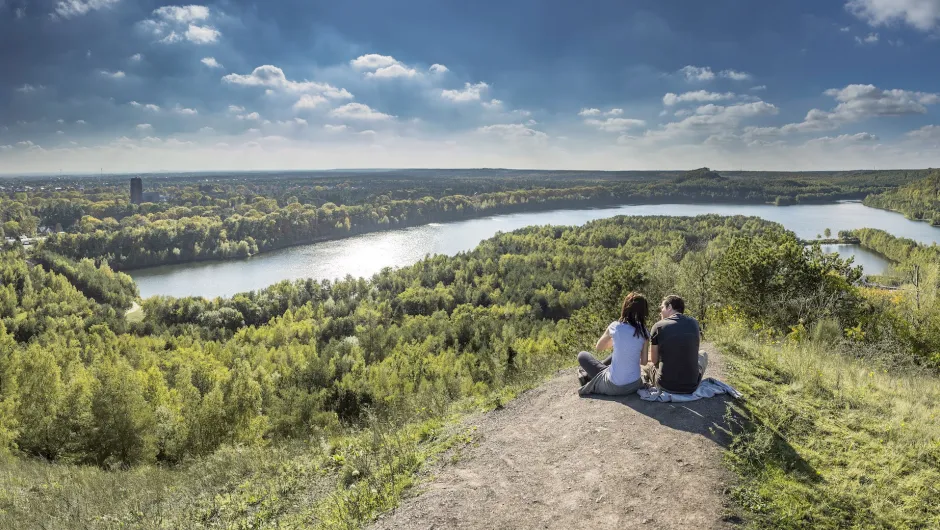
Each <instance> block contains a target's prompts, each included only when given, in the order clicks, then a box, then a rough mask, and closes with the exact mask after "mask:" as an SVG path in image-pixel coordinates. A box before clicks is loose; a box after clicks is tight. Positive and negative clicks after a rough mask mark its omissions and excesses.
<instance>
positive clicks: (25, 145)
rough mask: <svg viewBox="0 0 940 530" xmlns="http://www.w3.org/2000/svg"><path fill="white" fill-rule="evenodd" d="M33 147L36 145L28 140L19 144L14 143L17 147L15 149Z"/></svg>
mask: <svg viewBox="0 0 940 530" xmlns="http://www.w3.org/2000/svg"><path fill="white" fill-rule="evenodd" d="M35 145H36V144H34V143H33V142H31V141H30V140H23V141H21V142H16V146H17V147H33V146H35Z"/></svg>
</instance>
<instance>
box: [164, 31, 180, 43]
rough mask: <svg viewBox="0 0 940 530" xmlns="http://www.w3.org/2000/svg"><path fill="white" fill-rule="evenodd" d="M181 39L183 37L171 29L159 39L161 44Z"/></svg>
mask: <svg viewBox="0 0 940 530" xmlns="http://www.w3.org/2000/svg"><path fill="white" fill-rule="evenodd" d="M181 40H183V37H180V36H179V35H178V34H177V33H176V32H175V31H171V32H170V34H169V35H167V36H166V37H163V38H162V39H160V41H159V42H160V43H161V44H173V43H174V42H179V41H181Z"/></svg>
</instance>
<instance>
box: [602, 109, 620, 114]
mask: <svg viewBox="0 0 940 530" xmlns="http://www.w3.org/2000/svg"><path fill="white" fill-rule="evenodd" d="M621 114H623V109H610V110H608V111H607V112H605V113H604V116H620V115H621Z"/></svg>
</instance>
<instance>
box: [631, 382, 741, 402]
mask: <svg viewBox="0 0 940 530" xmlns="http://www.w3.org/2000/svg"><path fill="white" fill-rule="evenodd" d="M636 393H637V394H639V395H640V399H642V400H644V401H661V402H670V401H671V402H674V403H679V402H687V401H698V400H699V399H702V398H710V397H715V396H717V395H719V394H728V395H729V396H731V397H733V398H734V399H738V398H740V397H741V393H740V392H738V391H737V390H735V389H733V388H731V386H729V385H726V384H725V383H722V382H721V381H719V380H717V379H713V378H711V377H709V378H708V379H703V380H702V382H701V383H699V385H698V388H696V389H695V392H693V393H691V394H673V393H671V392H667V391H665V390H660V389H658V388H655V387H654V388H641V389H640V390H637V392H636Z"/></svg>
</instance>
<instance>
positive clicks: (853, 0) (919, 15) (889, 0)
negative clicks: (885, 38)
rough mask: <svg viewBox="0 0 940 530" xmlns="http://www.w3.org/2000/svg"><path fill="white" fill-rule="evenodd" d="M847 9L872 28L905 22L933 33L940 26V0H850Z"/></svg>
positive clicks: (846, 5)
mask: <svg viewBox="0 0 940 530" xmlns="http://www.w3.org/2000/svg"><path fill="white" fill-rule="evenodd" d="M845 8H846V9H848V10H849V12H850V13H852V14H853V15H855V16H856V17H858V18H860V19H862V20H864V21H866V22H868V24H870V25H872V26H883V25H888V24H893V23H897V22H903V23H905V24H908V25H910V26H913V27H915V28H917V29H919V30H921V31H931V30H933V29H935V28H937V26H938V24H940V0H849V1H848V2H847V3H846V4H845Z"/></svg>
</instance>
